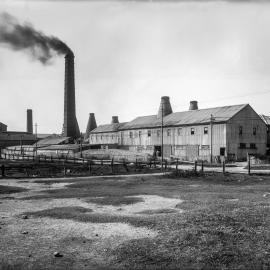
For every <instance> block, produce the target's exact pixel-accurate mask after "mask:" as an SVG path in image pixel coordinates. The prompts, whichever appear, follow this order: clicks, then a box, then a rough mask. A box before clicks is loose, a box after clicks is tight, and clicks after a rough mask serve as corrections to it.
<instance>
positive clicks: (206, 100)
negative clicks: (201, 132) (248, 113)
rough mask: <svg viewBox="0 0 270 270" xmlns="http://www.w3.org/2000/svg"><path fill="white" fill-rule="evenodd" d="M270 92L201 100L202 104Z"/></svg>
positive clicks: (264, 92) (268, 91) (269, 91)
mask: <svg viewBox="0 0 270 270" xmlns="http://www.w3.org/2000/svg"><path fill="white" fill-rule="evenodd" d="M268 93H270V90H266V91H261V92H256V93H254V92H250V93H247V94H241V95H235V96H229V97H223V98H217V99H205V100H202V101H200V104H204V103H207V102H212V101H222V100H228V99H233V98H239V97H250V96H254V95H264V94H268ZM186 105H187V104H180V105H178V106H177V107H176V110H177V109H178V108H180V107H182V106H186Z"/></svg>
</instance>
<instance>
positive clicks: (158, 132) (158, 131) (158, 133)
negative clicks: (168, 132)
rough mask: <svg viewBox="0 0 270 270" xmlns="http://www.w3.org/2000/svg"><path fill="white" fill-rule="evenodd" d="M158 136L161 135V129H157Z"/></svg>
mask: <svg viewBox="0 0 270 270" xmlns="http://www.w3.org/2000/svg"><path fill="white" fill-rule="evenodd" d="M157 137H160V130H159V129H158V130H157Z"/></svg>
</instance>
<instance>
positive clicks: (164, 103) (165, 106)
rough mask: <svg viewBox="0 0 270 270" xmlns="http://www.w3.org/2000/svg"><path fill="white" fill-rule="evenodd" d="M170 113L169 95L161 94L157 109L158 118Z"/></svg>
mask: <svg viewBox="0 0 270 270" xmlns="http://www.w3.org/2000/svg"><path fill="white" fill-rule="evenodd" d="M171 113H172V106H171V103H170V97H168V96H163V97H161V101H160V105H159V109H158V115H157V117H158V118H161V116H162V115H163V116H166V115H168V114H171Z"/></svg>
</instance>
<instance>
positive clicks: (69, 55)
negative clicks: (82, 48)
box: [65, 50, 75, 58]
mask: <svg viewBox="0 0 270 270" xmlns="http://www.w3.org/2000/svg"><path fill="white" fill-rule="evenodd" d="M71 57H72V58H74V57H75V56H74V53H73V51H72V50H69V51H67V53H66V55H65V58H71Z"/></svg>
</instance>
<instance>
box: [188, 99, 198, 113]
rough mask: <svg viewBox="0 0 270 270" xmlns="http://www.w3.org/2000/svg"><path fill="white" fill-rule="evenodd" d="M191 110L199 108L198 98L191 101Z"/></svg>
mask: <svg viewBox="0 0 270 270" xmlns="http://www.w3.org/2000/svg"><path fill="white" fill-rule="evenodd" d="M189 110H190V111H195V110H198V101H196V100H192V101H190V104H189Z"/></svg>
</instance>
